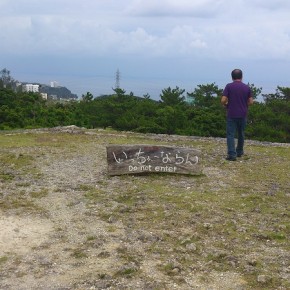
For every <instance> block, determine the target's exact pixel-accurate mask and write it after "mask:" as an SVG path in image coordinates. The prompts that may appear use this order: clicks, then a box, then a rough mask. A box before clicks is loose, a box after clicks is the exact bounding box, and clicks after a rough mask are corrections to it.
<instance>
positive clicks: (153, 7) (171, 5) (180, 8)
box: [126, 0, 223, 18]
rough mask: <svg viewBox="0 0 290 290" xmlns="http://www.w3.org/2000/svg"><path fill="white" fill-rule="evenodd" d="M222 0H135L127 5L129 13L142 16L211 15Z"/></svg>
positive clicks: (202, 16)
mask: <svg viewBox="0 0 290 290" xmlns="http://www.w3.org/2000/svg"><path fill="white" fill-rule="evenodd" d="M222 2H223V1H219V0H195V1H190V0H179V1H175V0H159V1H154V0H147V1H142V0H135V1H132V3H131V4H130V5H128V7H127V9H126V12H127V13H128V14H129V15H134V16H143V17H160V16H163V17H201V18H204V17H205V18H207V17H212V16H214V15H215V14H216V11H217V10H218V9H219V8H220V5H221V3H222Z"/></svg>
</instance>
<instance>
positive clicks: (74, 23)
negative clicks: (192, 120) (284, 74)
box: [0, 0, 290, 60]
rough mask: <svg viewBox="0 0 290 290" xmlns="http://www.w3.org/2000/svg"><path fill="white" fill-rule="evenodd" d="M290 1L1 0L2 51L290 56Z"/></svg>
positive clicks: (120, 54)
mask: <svg viewBox="0 0 290 290" xmlns="http://www.w3.org/2000/svg"><path fill="white" fill-rule="evenodd" d="M16 2H17V3H16ZM275 3H276V4H275ZM277 3H278V4H279V5H277ZM289 3H290V2H289V1H282V0H277V1H270V0H268V1H267V0H263V1H261V0H253V1H250V2H249V1H242V0H240V1H236V2H234V3H233V2H232V1H229V0H196V1H191V0H179V1H178V2H177V1H176V0H159V1H155V0H147V1H141V0H130V1H129V0H128V1H119V2H116V1H113V0H99V1H90V0H82V1H77V0H42V1H38V0H18V1H8V0H6V1H5V0H1V1H0V5H1V6H0V8H1V9H0V10H1V11H0V14H1V18H0V39H1V47H0V52H1V53H2V54H5V53H9V54H13V53H14V54H18V55H25V54H30V55H33V54H39V55H41V54H44V55H80V56H81V55H92V56H99V57H102V56H110V55H113V56H120V57H121V56H122V55H125V56H128V55H132V56H138V57H161V56H162V57H167V58H172V57H177V58H178V57H191V58H197V59H200V58H207V59H218V60H229V59H267V58H268V59H287V60H289V59H290V21H289V17H288V14H289V9H290V4H289ZM277 6H279V8H278V7H277ZM272 8H273V9H274V8H275V9H274V10H273V9H272ZM282 8H283V9H282ZM157 16H162V17H157Z"/></svg>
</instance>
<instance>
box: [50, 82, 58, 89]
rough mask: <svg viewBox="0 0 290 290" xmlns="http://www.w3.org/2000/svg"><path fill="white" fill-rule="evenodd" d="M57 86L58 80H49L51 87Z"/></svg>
mask: <svg viewBox="0 0 290 290" xmlns="http://www.w3.org/2000/svg"><path fill="white" fill-rule="evenodd" d="M58 86H59V84H58V82H56V81H52V82H50V87H51V88H57V87H58Z"/></svg>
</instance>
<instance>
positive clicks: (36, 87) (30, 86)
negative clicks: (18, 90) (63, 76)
mask: <svg viewBox="0 0 290 290" xmlns="http://www.w3.org/2000/svg"><path fill="white" fill-rule="evenodd" d="M22 91H23V92H33V93H38V92H39V85H33V84H25V85H22Z"/></svg>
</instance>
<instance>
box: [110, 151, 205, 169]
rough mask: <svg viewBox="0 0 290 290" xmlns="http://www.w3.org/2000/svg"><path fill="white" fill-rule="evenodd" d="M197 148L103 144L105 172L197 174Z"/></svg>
mask: <svg viewBox="0 0 290 290" xmlns="http://www.w3.org/2000/svg"><path fill="white" fill-rule="evenodd" d="M199 156H200V151H198V150H196V149H192V148H183V147H171V146H157V145H111V146H107V161H108V174H109V175H122V174H137V173H161V172H163V173H177V174H178V173H179V174H191V175H196V174H201V166H200V158H199Z"/></svg>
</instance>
